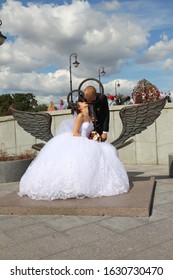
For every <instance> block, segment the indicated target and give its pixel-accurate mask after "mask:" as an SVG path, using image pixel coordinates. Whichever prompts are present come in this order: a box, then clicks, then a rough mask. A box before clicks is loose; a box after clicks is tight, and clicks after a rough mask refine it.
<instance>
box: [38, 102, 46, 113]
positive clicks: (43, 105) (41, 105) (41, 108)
mask: <svg viewBox="0 0 173 280" xmlns="http://www.w3.org/2000/svg"><path fill="white" fill-rule="evenodd" d="M47 108H48V106H47V105H46V104H38V105H37V106H36V107H35V110H36V111H37V112H39V111H47Z"/></svg>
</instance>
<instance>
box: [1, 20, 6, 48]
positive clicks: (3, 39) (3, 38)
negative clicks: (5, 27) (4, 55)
mask: <svg viewBox="0 0 173 280" xmlns="http://www.w3.org/2000/svg"><path fill="white" fill-rule="evenodd" d="M1 25H2V20H1V19H0V26H1ZM6 39H7V37H6V36H4V35H3V34H2V33H1V31H0V45H2V44H3V43H4V41H5V40H6Z"/></svg>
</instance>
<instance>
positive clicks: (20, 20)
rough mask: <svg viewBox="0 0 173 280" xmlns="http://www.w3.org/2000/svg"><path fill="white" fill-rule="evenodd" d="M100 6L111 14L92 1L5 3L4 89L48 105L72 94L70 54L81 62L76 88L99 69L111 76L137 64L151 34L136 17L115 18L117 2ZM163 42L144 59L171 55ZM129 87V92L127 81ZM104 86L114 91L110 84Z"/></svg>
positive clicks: (75, 73) (75, 75)
mask: <svg viewBox="0 0 173 280" xmlns="http://www.w3.org/2000/svg"><path fill="white" fill-rule="evenodd" d="M57 2H58V1H57ZM57 2H55V3H57ZM91 3H92V1H91ZM102 4H104V9H105V10H109V11H110V12H111V13H109V12H108V13H107V12H105V10H96V9H95V8H94V6H92V5H91V4H89V2H88V1H79V0H78V1H72V3H71V4H67V3H65V4H64V5H58V4H51V3H50V4H38V3H37V2H35V1H34V2H32V3H29V4H28V5H25V6H24V5H22V3H21V2H20V1H13V0H7V1H6V2H5V4H4V5H2V8H0V13H1V19H2V21H3V34H5V35H6V36H7V40H6V42H5V44H4V45H3V46H1V49H0V51H1V55H0V65H1V66H2V65H3V67H1V75H0V83H1V89H2V90H3V91H4V92H5V91H9V92H10V91H16V92H19V91H22V92H33V93H34V94H35V95H36V96H37V97H38V98H39V99H40V100H43V97H44V100H46V101H48V99H49V98H50V99H51V100H52V99H53V97H54V99H57V98H61V97H64V96H66V94H67V93H68V92H69V56H70V54H71V53H73V52H76V53H77V54H78V60H79V62H80V66H79V67H78V68H77V69H76V68H74V67H72V74H73V86H74V87H73V88H77V87H78V85H79V84H80V82H81V81H82V80H83V79H85V78H87V77H95V78H98V68H99V66H100V65H104V67H105V70H106V76H107V77H109V75H111V76H112V75H116V74H117V73H119V72H120V70H121V69H122V67H123V66H124V65H126V63H127V62H128V61H129V60H130V61H132V60H135V58H136V55H137V53H138V51H139V50H141V49H142V48H144V46H146V45H147V43H148V30H147V29H145V28H144V26H143V25H141V24H140V21H139V22H136V19H135V17H134V18H132V17H130V16H129V14H127V15H126V14H125V13H123V14H121V13H118V14H117V13H116V10H117V9H119V2H118V1H104V2H103V3H102ZM164 38H165V40H164V41H161V42H159V43H158V44H155V45H153V46H152V47H150V48H149V49H148V51H147V52H146V54H145V58H144V59H145V61H150V60H151V61H152V58H153V56H154V57H155V58H157V59H159V57H160V56H164V52H165V55H166V53H167V54H170V52H171V48H172V42H171V40H170V41H166V37H165V36H164ZM164 38H163V39H164ZM159 53H161V54H159ZM159 55H160V56H159ZM47 72H48V73H47ZM134 78H135V77H134ZM124 80H125V79H124ZM122 81H123V79H122ZM122 84H123V82H122ZM126 85H128V87H129V88H130V84H128V83H127V81H126ZM105 87H106V88H107V89H108V90H109V89H110V90H111V85H110V88H109V82H105ZM121 88H123V87H121ZM53 101H54V100H53Z"/></svg>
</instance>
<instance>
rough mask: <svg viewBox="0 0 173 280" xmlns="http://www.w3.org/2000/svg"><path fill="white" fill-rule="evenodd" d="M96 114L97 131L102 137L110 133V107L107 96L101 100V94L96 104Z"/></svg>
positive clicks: (97, 97)
mask: <svg viewBox="0 0 173 280" xmlns="http://www.w3.org/2000/svg"><path fill="white" fill-rule="evenodd" d="M97 100H98V101H97ZM94 112H95V116H96V122H95V130H96V131H97V132H98V133H99V134H100V135H101V134H102V133H103V132H108V131H109V106H108V101H107V97H106V95H103V96H102V98H101V99H99V94H97V96H96V102H94Z"/></svg>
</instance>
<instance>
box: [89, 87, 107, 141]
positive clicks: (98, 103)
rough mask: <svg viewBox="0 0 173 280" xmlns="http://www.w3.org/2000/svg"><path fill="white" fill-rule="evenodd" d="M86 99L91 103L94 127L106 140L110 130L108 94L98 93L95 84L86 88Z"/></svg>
mask: <svg viewBox="0 0 173 280" xmlns="http://www.w3.org/2000/svg"><path fill="white" fill-rule="evenodd" d="M84 99H85V101H86V102H87V103H88V105H89V110H90V115H91V116H92V117H93V120H94V126H95V127H94V129H95V130H96V131H97V132H98V133H99V134H100V136H101V139H102V141H106V139H107V133H108V131H109V107H108V101H107V97H106V95H102V97H101V98H100V94H99V93H96V89H95V87H93V86H87V87H86V89H85V90H84Z"/></svg>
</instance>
